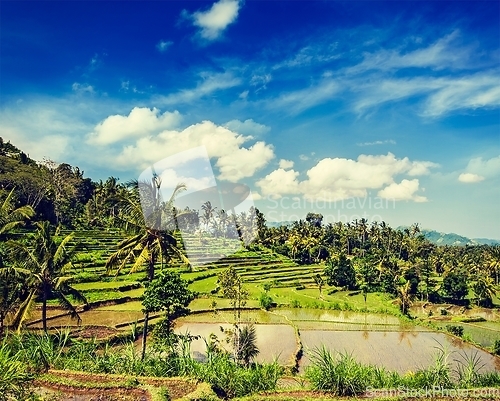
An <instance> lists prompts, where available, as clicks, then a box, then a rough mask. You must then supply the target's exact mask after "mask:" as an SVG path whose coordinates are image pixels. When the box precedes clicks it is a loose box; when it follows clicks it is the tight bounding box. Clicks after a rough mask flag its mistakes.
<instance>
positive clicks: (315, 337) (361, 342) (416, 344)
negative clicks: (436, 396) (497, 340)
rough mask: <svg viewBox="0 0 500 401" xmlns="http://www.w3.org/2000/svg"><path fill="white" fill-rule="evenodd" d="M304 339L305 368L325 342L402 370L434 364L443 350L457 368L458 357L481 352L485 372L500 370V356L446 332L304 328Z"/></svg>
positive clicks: (367, 360) (362, 359)
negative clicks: (311, 356) (310, 356)
mask: <svg viewBox="0 0 500 401" xmlns="http://www.w3.org/2000/svg"><path fill="white" fill-rule="evenodd" d="M300 338H301V340H302V344H303V346H304V356H303V358H302V360H301V369H300V370H301V371H303V370H304V367H305V366H308V365H309V364H310V360H309V357H308V355H309V353H310V350H312V349H314V348H315V347H320V346H322V345H324V346H325V347H326V348H328V349H331V350H336V351H340V352H348V353H352V355H353V356H354V357H355V359H356V360H358V361H359V362H362V363H366V364H372V365H377V366H384V367H385V368H387V369H389V370H395V371H398V372H400V373H405V372H407V371H415V370H417V369H420V368H423V367H427V366H430V365H432V364H433V362H434V358H435V356H436V355H437V353H438V352H439V349H442V350H446V351H448V352H449V353H450V355H449V358H448V361H449V362H450V364H451V366H452V368H456V366H457V361H458V360H462V361H463V360H464V358H470V357H472V356H473V355H477V357H478V358H479V360H480V365H484V366H483V369H482V370H483V371H491V370H495V369H500V366H498V363H499V360H498V358H496V357H494V356H492V355H490V354H488V353H487V352H485V351H482V350H480V349H478V348H476V347H473V346H471V345H468V344H466V343H464V342H462V341H461V340H457V339H455V338H453V337H450V336H448V335H446V334H443V333H434V332H421V331H420V332H419V331H413V332H411V331H389V332H370V331H351V332H345V331H324V330H302V331H301V332H300Z"/></svg>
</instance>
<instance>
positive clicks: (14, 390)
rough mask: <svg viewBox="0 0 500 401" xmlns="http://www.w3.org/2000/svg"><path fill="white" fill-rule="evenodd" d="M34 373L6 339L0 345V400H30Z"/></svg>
mask: <svg viewBox="0 0 500 401" xmlns="http://www.w3.org/2000/svg"><path fill="white" fill-rule="evenodd" d="M33 379H34V375H33V373H32V372H31V371H30V370H29V369H28V366H27V365H26V363H25V362H23V358H22V356H21V355H20V354H19V352H13V351H12V349H11V347H10V345H9V344H8V343H7V341H6V340H5V339H4V340H3V341H2V343H1V344H0V400H1V401H11V400H12V401H14V400H29V399H31V397H32V396H33V392H32V389H31V384H32V380H33Z"/></svg>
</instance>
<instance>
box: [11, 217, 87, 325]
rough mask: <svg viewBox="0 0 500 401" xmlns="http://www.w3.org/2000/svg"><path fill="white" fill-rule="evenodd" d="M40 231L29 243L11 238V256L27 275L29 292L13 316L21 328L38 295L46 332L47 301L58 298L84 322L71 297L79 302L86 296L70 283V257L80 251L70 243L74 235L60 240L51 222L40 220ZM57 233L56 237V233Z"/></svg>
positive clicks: (61, 303) (70, 311)
mask: <svg viewBox="0 0 500 401" xmlns="http://www.w3.org/2000/svg"><path fill="white" fill-rule="evenodd" d="M36 227H37V231H36V232H35V234H34V235H33V237H32V238H31V239H30V241H29V242H28V243H22V242H18V241H9V242H8V243H7V247H8V250H9V252H10V255H11V257H12V261H13V268H14V269H17V271H19V272H22V273H24V274H26V275H27V285H28V288H29V292H28V295H27V297H26V299H25V300H24V302H23V303H22V305H21V306H20V308H19V310H18V312H17V314H16V316H15V317H14V319H13V325H14V326H16V327H17V329H18V330H19V329H20V327H21V325H22V323H23V322H24V321H25V320H26V318H27V316H28V314H29V311H30V310H31V308H32V306H33V305H34V303H35V300H36V298H37V296H38V297H40V298H41V300H42V324H43V330H44V331H45V332H47V301H48V300H49V299H51V298H56V299H57V300H58V301H59V304H60V305H61V306H62V307H63V308H64V309H66V310H67V311H69V313H70V315H71V317H72V318H76V319H78V321H81V318H80V315H79V314H78V312H77V311H76V308H75V307H74V306H73V304H72V303H71V301H70V300H69V299H68V296H69V295H71V296H72V297H73V298H74V299H75V300H76V301H78V302H83V303H87V300H86V298H85V297H84V296H83V295H82V294H81V293H80V292H79V291H77V290H76V289H74V288H73V287H72V286H71V284H70V283H71V280H72V277H71V275H69V271H70V269H71V268H72V267H73V265H72V263H71V260H72V258H73V256H74V255H75V253H76V251H77V250H78V246H77V245H70V242H71V240H72V239H73V234H69V235H67V236H66V237H64V238H63V239H62V241H57V240H56V239H55V238H54V236H52V233H51V228H50V223H49V222H48V221H44V222H37V223H36ZM57 234H58V233H57V232H56V236H57Z"/></svg>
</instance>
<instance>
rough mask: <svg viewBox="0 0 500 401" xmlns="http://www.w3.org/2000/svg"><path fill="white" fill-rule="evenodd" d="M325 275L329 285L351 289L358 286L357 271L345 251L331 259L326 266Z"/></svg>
mask: <svg viewBox="0 0 500 401" xmlns="http://www.w3.org/2000/svg"><path fill="white" fill-rule="evenodd" d="M325 276H326V282H327V283H328V285H334V286H337V287H344V288H348V289H350V290H352V289H354V288H355V287H356V271H355V270H354V267H353V266H352V263H351V260H350V259H348V258H347V256H346V255H345V254H344V253H341V254H340V255H339V256H338V257H336V258H332V259H330V261H329V262H328V265H327V266H326V268H325Z"/></svg>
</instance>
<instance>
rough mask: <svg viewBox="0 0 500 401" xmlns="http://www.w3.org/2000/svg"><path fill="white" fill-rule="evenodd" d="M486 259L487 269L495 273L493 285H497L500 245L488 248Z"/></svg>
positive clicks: (499, 269)
mask: <svg viewBox="0 0 500 401" xmlns="http://www.w3.org/2000/svg"><path fill="white" fill-rule="evenodd" d="M487 261H488V268H489V270H490V271H491V272H492V273H493V274H494V275H495V285H498V272H499V271H500V246H499V245H494V246H491V247H489V248H488V252H487Z"/></svg>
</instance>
